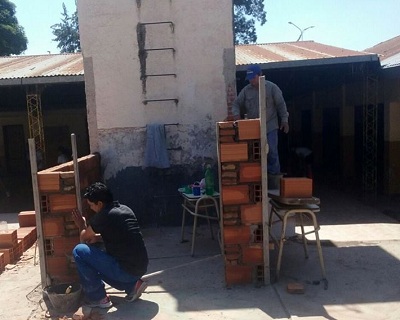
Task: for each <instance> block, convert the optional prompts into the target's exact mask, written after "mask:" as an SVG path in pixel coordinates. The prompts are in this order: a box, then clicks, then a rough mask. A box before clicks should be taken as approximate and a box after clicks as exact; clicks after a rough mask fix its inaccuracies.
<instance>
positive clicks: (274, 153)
mask: <svg viewBox="0 0 400 320" xmlns="http://www.w3.org/2000/svg"><path fill="white" fill-rule="evenodd" d="M267 142H268V147H269V152H268V156H267V170H268V173H269V174H280V173H281V165H280V163H279V154H278V129H275V130H272V131H270V132H268V133H267Z"/></svg>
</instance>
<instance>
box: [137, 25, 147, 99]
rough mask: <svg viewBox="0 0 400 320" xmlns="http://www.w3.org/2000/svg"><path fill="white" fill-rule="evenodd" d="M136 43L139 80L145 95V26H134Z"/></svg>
mask: <svg viewBox="0 0 400 320" xmlns="http://www.w3.org/2000/svg"><path fill="white" fill-rule="evenodd" d="M136 34H137V42H138V48H139V51H138V56H139V62H140V80H142V93H143V94H146V91H147V89H146V80H147V78H146V60H147V51H146V26H145V25H143V24H142V23H138V24H137V26H136Z"/></svg>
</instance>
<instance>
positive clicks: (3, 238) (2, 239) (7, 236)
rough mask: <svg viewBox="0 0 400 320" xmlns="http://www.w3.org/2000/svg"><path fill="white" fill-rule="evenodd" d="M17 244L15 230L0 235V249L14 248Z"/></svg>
mask: <svg viewBox="0 0 400 320" xmlns="http://www.w3.org/2000/svg"><path fill="white" fill-rule="evenodd" d="M17 243H18V238H17V230H7V231H6V232H4V233H0V247H14V246H16V245H17Z"/></svg>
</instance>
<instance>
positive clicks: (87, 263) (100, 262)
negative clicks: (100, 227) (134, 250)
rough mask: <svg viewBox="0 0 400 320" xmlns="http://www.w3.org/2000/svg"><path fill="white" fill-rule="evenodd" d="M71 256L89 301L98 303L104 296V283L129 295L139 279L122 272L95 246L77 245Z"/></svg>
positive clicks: (113, 259)
mask: <svg viewBox="0 0 400 320" xmlns="http://www.w3.org/2000/svg"><path fill="white" fill-rule="evenodd" d="M72 254H73V256H74V259H75V263H76V266H77V268H78V273H79V278H80V281H81V284H82V287H83V291H84V293H85V297H86V299H88V300H89V301H98V300H101V299H103V298H104V297H105V296H106V291H105V289H104V286H105V285H104V282H106V283H108V284H109V285H110V286H112V287H114V288H115V289H117V290H121V291H125V292H126V293H127V294H129V293H130V292H131V291H132V289H133V287H134V286H135V284H136V281H137V280H139V279H140V277H136V276H133V275H131V274H130V273H127V272H126V271H124V270H123V269H122V268H121V266H120V264H119V263H118V261H117V260H116V259H115V258H114V257H113V256H110V255H109V254H107V253H106V252H105V251H103V250H102V249H100V248H98V247H97V246H95V245H87V244H82V243H81V244H78V245H77V246H76V247H75V248H74V250H73V251H72Z"/></svg>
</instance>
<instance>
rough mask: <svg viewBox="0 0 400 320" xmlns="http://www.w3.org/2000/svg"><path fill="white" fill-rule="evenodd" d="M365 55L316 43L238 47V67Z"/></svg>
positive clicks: (285, 43)
mask: <svg viewBox="0 0 400 320" xmlns="http://www.w3.org/2000/svg"><path fill="white" fill-rule="evenodd" d="M365 55H370V53H366V52H360V51H354V50H347V49H343V48H338V47H333V46H328V45H325V44H322V43H318V42H314V41H296V42H280V43H266V44H251V45H237V46H236V65H237V66H240V65H248V64H251V63H256V64H265V63H271V62H272V63H273V62H286V61H299V60H314V59H315V60H319V59H326V58H343V57H355V56H365Z"/></svg>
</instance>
